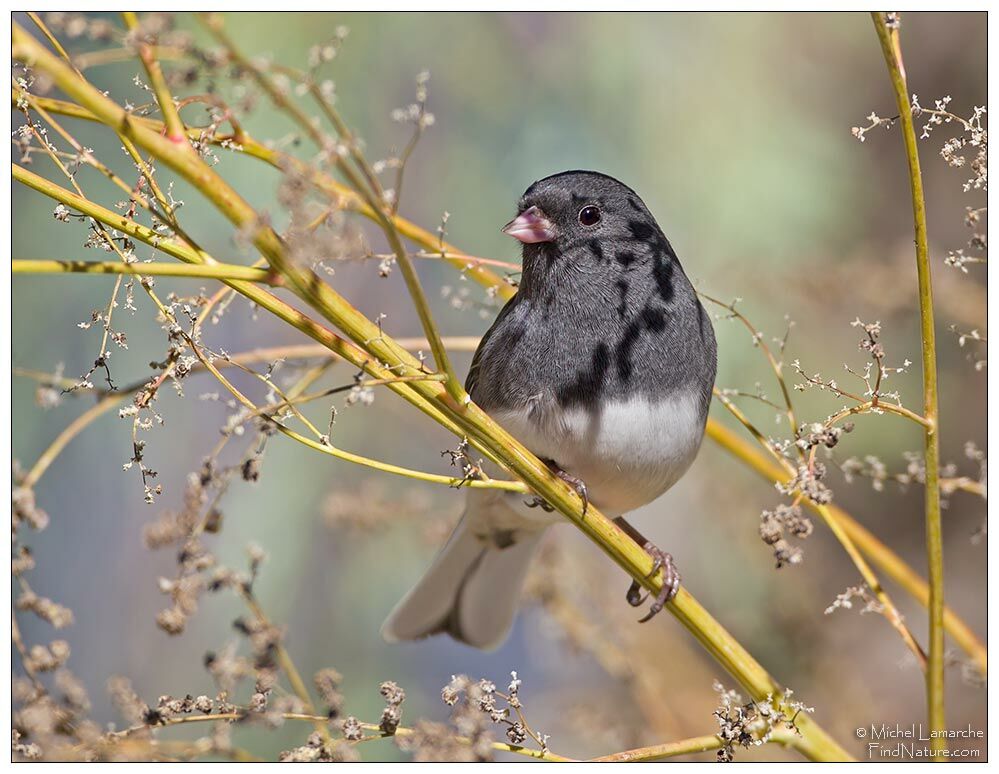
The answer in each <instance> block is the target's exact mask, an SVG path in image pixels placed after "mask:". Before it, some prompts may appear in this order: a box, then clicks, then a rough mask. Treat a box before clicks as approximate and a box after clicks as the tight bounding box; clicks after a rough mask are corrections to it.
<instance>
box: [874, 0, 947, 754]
mask: <svg viewBox="0 0 999 774" xmlns="http://www.w3.org/2000/svg"><path fill="white" fill-rule="evenodd" d="M871 17H872V19H873V20H874V28H875V29H876V30H877V33H878V39H879V40H880V41H881V51H882V53H883V54H884V58H885V64H886V65H887V66H888V75H889V77H890V78H891V85H892V89H893V90H894V92H895V103H896V105H897V107H898V115H899V124H900V125H901V129H902V139H903V140H904V143H905V156H906V161H907V162H908V165H909V188H910V191H911V195H912V219H913V223H914V227H915V239H916V274H917V277H918V282H919V321H920V332H921V334H922V341H923V347H922V361H923V416H924V417H925V418H926V420H927V422H929V426H928V427H927V428H926V430H925V433H924V439H925V443H924V455H925V467H926V487H925V494H924V497H925V516H926V559H927V565H928V568H929V573H928V577H929V583H930V599H929V613H930V615H929V618H930V638H929V665H928V669H927V671H926V700H927V710H928V711H927V714H928V720H929V727H930V729H929V730H930V731H931V733H932V732H939V733H938V734H937V735H934V736H933V738H932V739H931V740H930V747H931V749H932V750H934V751H943V750H946V749H947V740H946V737H945V736H944V735H943V733H942V732H943V731H945V730H946V727H947V724H946V719H945V715H944V577H943V526H942V524H941V518H940V427H939V421H938V418H939V412H938V406H937V351H936V331H935V328H934V323H933V284H932V279H931V273H930V257H929V246H928V242H927V238H926V201H925V199H924V197H923V176H922V172H921V171H920V168H919V145H918V141H917V140H916V130H915V127H914V126H913V120H912V104H911V103H910V102H909V90H908V86H907V84H906V79H905V70H904V65H903V64H902V48H901V43H900V41H899V32H898V29H899V24H900V19H899V17H897V16H896V17H895V19H896V20H895V24H894V25H893V26H892V27H889V26H888V21H887V18H886V17H885V14H884V12H882V11H874V12H873V13H872V14H871ZM934 760H938V761H942V760H945V758H943V757H942V756H941V757H938V758H934Z"/></svg>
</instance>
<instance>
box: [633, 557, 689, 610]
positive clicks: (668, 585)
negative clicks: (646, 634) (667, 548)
mask: <svg viewBox="0 0 999 774" xmlns="http://www.w3.org/2000/svg"><path fill="white" fill-rule="evenodd" d="M644 548H645V551H646V552H647V553H648V554H649V556H651V557H652V571H651V572H650V573H649V574H648V575H647V576H646V578H654V577H655V575H656V573H657V572H659V571H660V570H662V571H663V586H662V588H661V589H660V590H659V593H658V594H656V598H655V599H654V600H653V602H652V605H651V606H650V607H649V612H648V613H646V614H645V616H644V617H643V618H641V619H639V621H638V622H639V623H645V622H646V621H650V620H652V619H653V618H655V616H656V615H658V614H659V613H660V612H662V609H663V608H664V607H665V606H666V603H667V602H669V601H670V600H671V599H673V597H675V596H676V593H677V592H678V591H679V590H680V573H679V572H677V570H676V566H675V565H674V564H673V557H672V556H670V555H669V554H667V553H665V552H664V551H661V550H660V549H659V548H658V547H657V546H655V545H654V544H652V543H646V544H645V546H644ZM648 597H649V595H648V594H644V593H642V586H641V584H639V582H638V581H632V583H631V586H630V587H629V588H628V592H627V594H626V595H625V598H626V599H627V600H628V604H629V605H631V606H632V607H638V606H639V605H641V604H642V603H643V602H645V600H646V599H648Z"/></svg>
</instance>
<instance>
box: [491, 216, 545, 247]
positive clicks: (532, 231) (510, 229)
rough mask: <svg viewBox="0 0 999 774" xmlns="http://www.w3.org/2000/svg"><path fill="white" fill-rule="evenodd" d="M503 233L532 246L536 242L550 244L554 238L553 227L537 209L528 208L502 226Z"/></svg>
mask: <svg viewBox="0 0 999 774" xmlns="http://www.w3.org/2000/svg"><path fill="white" fill-rule="evenodd" d="M502 230H503V233H504V234H507V235H509V236H512V237H513V238H514V239H516V240H518V241H520V242H523V243H524V244H525V245H532V244H535V243H536V242H551V241H552V240H553V239H554V238H555V226H554V225H552V222H551V221H550V220H548V218H546V217H545V216H544V214H543V213H542V212H541V210H539V209H538V208H537V207H530V208H528V209H526V210H524V211H523V212H522V213H520V215H518V216H517V217H516V218H514V219H513V220H511V221H510V222H509V223H507V224H506V225H505V226H503V229H502Z"/></svg>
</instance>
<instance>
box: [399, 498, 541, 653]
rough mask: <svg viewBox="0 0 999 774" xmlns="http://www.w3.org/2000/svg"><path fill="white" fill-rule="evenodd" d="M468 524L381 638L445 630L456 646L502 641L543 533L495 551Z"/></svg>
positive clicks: (521, 536) (453, 536) (485, 646)
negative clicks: (457, 644)
mask: <svg viewBox="0 0 999 774" xmlns="http://www.w3.org/2000/svg"><path fill="white" fill-rule="evenodd" d="M468 521H469V519H468V517H467V516H465V517H464V518H462V520H461V522H460V523H459V524H458V526H457V527H456V528H455V530H454V532H453V533H451V537H450V538H449V539H448V542H447V544H446V545H445V546H444V548H443V549H442V550H441V552H440V553H439V554H438V555H437V558H436V559H435V560H434V563H433V565H432V566H431V567H430V569H429V570H427V572H426V574H425V575H424V576H423V578H422V579H421V580H420V582H419V583H418V584H416V587H415V588H414V589H413V590H412V591H410V592H409V593H408V594H407V595H406V596H405V597H404V598H403V599H402V601H401V602H399V604H398V605H396V607H395V609H394V610H393V611H392V612H391V614H390V615H389V617H388V618H387V619H386V621H385V623H384V624H383V625H382V637H383V638H385V640H387V641H388V642H399V641H400V640H417V639H421V638H423V637H428V636H430V635H431V634H437V633H439V632H446V633H448V634H450V635H451V636H452V637H454V638H455V639H456V640H458V641H459V642H464V643H466V644H468V645H471V646H473V647H476V648H482V649H483V650H492V649H494V648H497V647H499V645H500V644H501V643H502V642H503V640H504V639H505V638H506V636H507V634H508V633H509V632H510V628H511V627H512V626H513V619H514V616H515V615H516V614H517V605H518V602H519V601H520V591H521V588H522V587H523V585H524V578H525V577H526V575H527V568H528V566H529V565H530V563H531V558H532V557H533V556H534V552H535V549H536V548H537V547H538V543H539V542H540V540H541V537H542V535H543V534H544V530H543V529H541V530H538V531H536V532H529V533H527V534H523V533H519V534H518V538H519V539H518V540H517V541H516V542H513V543H511V544H510V545H508V546H506V547H504V548H499V547H497V546H496V545H495V544H493V543H489V542H486V541H484V540H483V539H482V538H481V537H479V536H478V535H476V534H475V532H474V531H473V530H472V529H471V528H470V527H469V524H468Z"/></svg>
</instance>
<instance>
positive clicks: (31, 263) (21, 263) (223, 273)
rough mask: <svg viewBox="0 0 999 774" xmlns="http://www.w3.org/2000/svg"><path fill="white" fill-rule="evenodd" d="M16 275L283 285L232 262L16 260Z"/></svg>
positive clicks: (260, 271) (266, 272)
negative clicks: (121, 276)
mask: <svg viewBox="0 0 999 774" xmlns="http://www.w3.org/2000/svg"><path fill="white" fill-rule="evenodd" d="M10 268H11V273H13V274H131V275H135V276H137V277H191V278H194V279H221V280H224V279H231V280H246V281H247V282H262V283H264V284H266V285H280V284H281V277H279V276H278V275H276V274H275V273H274V272H272V271H270V270H269V269H254V268H252V267H250V266H239V265H237V264H230V263H214V264H209V265H205V266H199V265H193V266H190V265H189V266H185V265H181V264H176V263H142V262H135V263H113V262H111V261H47V260H31V259H20V258H18V259H15V260H13V261H11V265H10Z"/></svg>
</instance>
